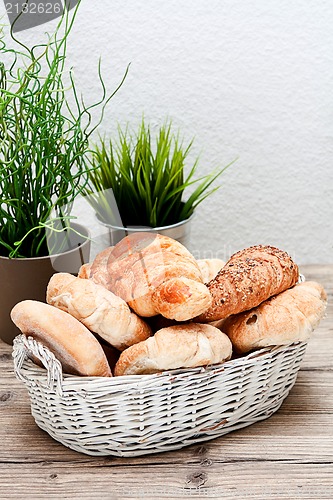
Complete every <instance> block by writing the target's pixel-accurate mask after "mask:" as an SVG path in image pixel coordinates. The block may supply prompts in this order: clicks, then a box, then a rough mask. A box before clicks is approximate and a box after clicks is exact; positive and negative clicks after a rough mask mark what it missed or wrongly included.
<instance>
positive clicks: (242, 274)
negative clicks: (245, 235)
mask: <svg viewBox="0 0 333 500" xmlns="http://www.w3.org/2000/svg"><path fill="white" fill-rule="evenodd" d="M298 278H299V272H298V267H297V265H296V264H295V263H294V262H293V261H292V259H291V257H290V256H289V255H288V254H287V253H286V252H283V251H282V250H279V249H278V248H275V247H271V246H262V245H258V246H254V247H250V248H246V249H245V250H241V251H240V252H237V253H236V254H234V255H233V256H232V257H231V258H230V259H229V260H228V262H227V263H226V264H225V266H224V267H223V268H222V269H221V270H220V271H219V273H218V275H217V276H216V277H215V278H214V279H213V280H212V281H210V282H209V283H208V285H207V287H208V289H209V291H210V293H211V295H212V298H213V303H212V305H211V307H210V308H209V309H207V310H206V311H205V312H204V313H203V314H201V315H200V316H198V318H196V321H198V322H204V323H210V322H212V321H216V320H219V319H224V318H227V317H228V316H230V315H232V314H238V313H240V312H242V311H247V310H249V309H252V308H253V307H257V306H258V305H259V304H261V303H262V302H263V301H264V300H267V299H268V298H269V297H272V296H273V295H277V294H279V293H281V292H283V291H284V290H286V289H288V288H290V287H292V286H293V285H295V284H296V283H297V281H298Z"/></svg>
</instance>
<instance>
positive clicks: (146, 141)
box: [85, 120, 229, 227]
mask: <svg viewBox="0 0 333 500" xmlns="http://www.w3.org/2000/svg"><path fill="white" fill-rule="evenodd" d="M192 144H193V140H192V141H190V142H189V143H188V144H187V145H184V144H183V141H181V140H180V138H179V133H177V134H176V133H174V132H173V131H172V124H171V121H166V122H165V123H164V124H163V125H162V126H161V127H160V128H159V130H158V133H157V134H156V137H154V136H153V134H152V131H151V127H150V125H147V124H146V123H145V121H144V120H143V121H142V122H141V124H140V127H139V130H138V132H137V134H133V133H130V132H129V130H128V127H127V128H126V129H125V130H122V129H121V128H118V136H117V139H116V140H113V139H110V140H108V141H106V140H105V139H102V138H101V139H100V141H99V143H98V144H97V145H96V147H95V151H94V154H93V156H92V160H91V162H92V168H91V170H90V172H89V184H88V188H85V192H86V194H88V195H89V196H88V199H89V201H90V203H91V205H92V206H93V208H94V210H95V212H96V215H97V216H98V218H99V219H100V220H101V221H102V222H105V223H110V221H112V220H113V219H114V214H113V213H112V207H110V204H109V203H108V198H109V197H108V195H107V194H104V193H107V192H108V190H110V189H112V190H113V194H114V197H115V201H116V203H117V206H118V210H119V212H120V217H121V220H122V223H123V225H124V226H125V227H128V226H150V227H161V226H167V225H171V224H176V223H178V222H181V221H184V220H186V219H188V218H189V217H191V215H192V214H193V213H194V210H195V209H196V207H197V206H198V205H199V204H200V203H201V202H202V201H203V200H205V198H207V197H208V196H210V195H211V194H212V193H213V192H215V191H216V190H217V189H218V188H219V186H215V187H213V183H214V181H215V180H216V179H217V178H218V177H220V175H221V174H222V173H223V172H224V171H225V170H226V168H228V166H229V165H227V166H225V167H223V168H218V169H215V170H214V171H213V172H211V173H209V174H208V175H205V176H202V177H199V178H195V174H196V172H197V167H198V158H197V159H196V160H195V161H194V162H193V164H192V166H191V167H190V168H189V169H187V166H186V163H187V160H188V156H189V152H190V150H191V147H192ZM190 187H191V188H192V189H191V191H192V192H191V194H190V195H189V196H188V197H187V198H185V197H186V194H187V193H186V192H187V191H188V189H189V188H190Z"/></svg>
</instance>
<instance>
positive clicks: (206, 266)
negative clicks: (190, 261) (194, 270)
mask: <svg viewBox="0 0 333 500" xmlns="http://www.w3.org/2000/svg"><path fill="white" fill-rule="evenodd" d="M197 263H198V266H199V268H200V271H201V276H202V279H203V282H204V283H208V282H209V281H211V280H212V279H213V278H215V276H216V275H217V273H218V272H219V271H220V270H221V269H222V267H223V266H224V265H225V262H223V260H221V259H198V260H197Z"/></svg>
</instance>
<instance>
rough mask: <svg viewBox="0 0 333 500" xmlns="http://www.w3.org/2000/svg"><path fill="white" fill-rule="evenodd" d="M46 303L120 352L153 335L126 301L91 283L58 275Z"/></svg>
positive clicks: (52, 283) (51, 282)
mask: <svg viewBox="0 0 333 500" xmlns="http://www.w3.org/2000/svg"><path fill="white" fill-rule="evenodd" d="M46 301H47V302H48V303H49V304H51V305H52V306H55V307H58V308H59V309H62V310H63V311H66V312H68V313H69V314H71V315H72V316H74V318H76V319H77V320H79V321H80V322H81V323H82V324H84V325H85V326H86V327H87V328H89V330H91V331H92V332H94V333H97V334H98V335H100V337H102V338H103V339H104V340H106V341H107V342H108V343H109V344H111V345H112V346H114V347H115V348H116V349H118V350H120V351H123V350H124V349H126V348H127V347H129V346H131V345H133V344H136V343H137V342H141V341H142V340H146V339H147V338H148V337H149V336H150V335H151V329H150V327H149V326H148V325H147V324H146V323H145V322H144V321H143V320H142V319H141V318H139V317H138V316H137V315H136V314H134V313H132V311H131V310H130V308H129V307H128V305H127V304H126V302H125V301H124V300H122V299H121V298H120V297H117V296H116V295H114V294H113V293H112V292H109V291H108V290H106V289H105V288H104V287H102V286H100V285H97V284H96V283H94V282H93V281H91V280H86V279H81V278H75V276H73V275H71V274H67V273H57V274H54V275H53V276H52V278H51V279H50V282H49V284H48V287H47V294H46Z"/></svg>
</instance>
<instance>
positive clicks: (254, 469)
mask: <svg viewBox="0 0 333 500" xmlns="http://www.w3.org/2000/svg"><path fill="white" fill-rule="evenodd" d="M0 478H1V479H0V480H1V495H2V498H5V499H9V498H15V499H20V498H26V499H35V498H43V499H57V500H59V499H60V498H70V499H82V498H87V499H89V500H91V499H93V498H107V499H118V498H122V499H130V498H131V499H133V498H134V499H139V498H146V499H154V500H156V499H157V498H169V499H176V498H186V497H187V498H188V497H199V498H219V499H229V498H230V499H235V498H239V499H244V498H252V499H260V500H262V499H264V498H265V499H266V498H279V499H291V498H293V499H296V498H302V499H310V498H311V499H317V498H318V499H321V500H323V499H331V498H333V486H332V485H333V470H332V466H331V465H329V464H321V465H316V464H314V465H312V464H301V465H300V464H290V463H284V462H283V461H282V462H275V463H271V462H265V461H261V462H248V461H244V462H242V463H241V464H239V463H236V464H235V463H228V464H224V465H223V466H221V464H220V463H214V462H213V461H206V462H203V463H202V464H200V465H196V464H195V465H191V464H186V465H177V467H173V466H172V465H169V466H168V467H164V466H163V465H159V466H156V465H149V466H145V467H133V466H127V467H123V466H122V467H113V466H112V464H111V463H110V464H104V465H103V466H97V465H95V466H89V465H87V464H80V465H71V464H51V465H49V464H45V465H35V466H34V467H33V468H32V467H31V466H30V465H29V464H27V465H22V466H20V467H18V466H11V468H8V467H6V466H3V465H0ZM13 478H15V487H14V488H13Z"/></svg>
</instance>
